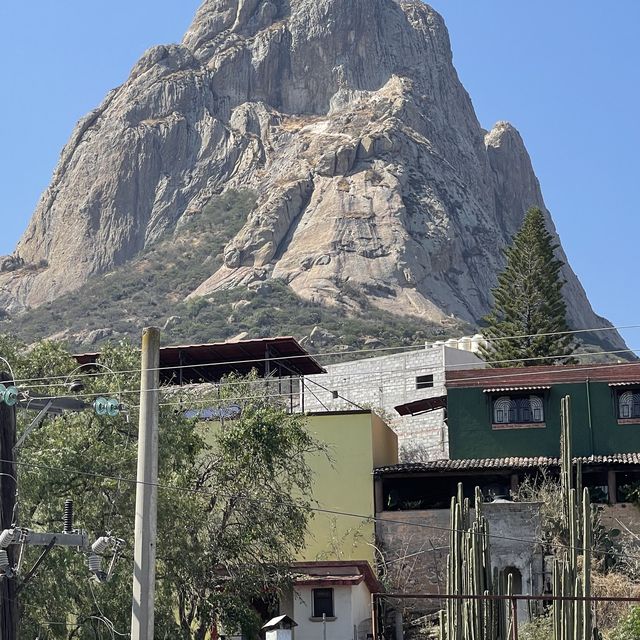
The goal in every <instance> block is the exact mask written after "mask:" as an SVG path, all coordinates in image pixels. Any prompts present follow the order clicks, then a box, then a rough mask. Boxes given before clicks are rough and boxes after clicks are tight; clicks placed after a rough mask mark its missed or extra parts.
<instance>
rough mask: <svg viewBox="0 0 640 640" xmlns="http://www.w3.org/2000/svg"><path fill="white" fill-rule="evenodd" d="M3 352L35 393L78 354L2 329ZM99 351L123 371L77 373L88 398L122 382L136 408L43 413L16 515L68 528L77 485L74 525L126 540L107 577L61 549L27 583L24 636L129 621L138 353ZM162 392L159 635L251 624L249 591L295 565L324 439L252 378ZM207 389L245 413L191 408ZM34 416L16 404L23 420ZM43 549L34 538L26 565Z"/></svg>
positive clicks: (27, 453) (22, 468)
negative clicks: (312, 467)
mask: <svg viewBox="0 0 640 640" xmlns="http://www.w3.org/2000/svg"><path fill="white" fill-rule="evenodd" d="M0 355H1V356H3V357H5V358H6V359H7V360H9V361H10V362H11V364H12V366H13V368H14V370H15V373H16V376H17V377H18V378H19V379H21V380H22V382H21V383H20V384H19V386H21V387H22V388H23V389H28V390H29V392H30V393H32V394H37V393H47V394H49V395H56V394H63V393H68V391H67V386H66V384H64V380H65V378H66V376H67V375H68V374H70V373H71V372H72V371H73V370H74V369H75V368H76V366H77V363H76V361H75V360H73V359H72V358H71V357H70V355H69V353H68V352H67V351H66V350H65V349H64V348H63V347H62V346H60V345H59V344H54V343H47V342H45V343H39V344H37V345H35V346H34V347H31V348H30V349H26V348H25V347H24V345H16V343H15V341H13V340H10V339H9V338H6V337H2V336H0ZM101 362H102V363H104V364H105V365H107V366H108V367H110V368H111V369H112V370H113V371H115V372H116V373H115V374H113V375H112V374H109V375H98V376H95V377H85V376H81V377H83V381H84V383H85V389H84V390H83V391H82V392H81V395H82V396H84V398H85V400H86V401H87V402H91V401H92V400H93V399H94V398H95V397H96V395H97V394H100V395H116V394H118V393H121V397H122V400H123V401H124V403H125V404H126V405H127V407H128V410H129V416H127V415H120V416H118V417H116V418H109V417H99V416H97V415H95V414H94V413H93V412H92V411H84V412H81V413H76V414H67V415H64V416H62V417H49V418H47V419H46V420H45V422H44V423H43V425H42V426H41V427H40V428H39V429H37V430H35V431H33V432H32V433H31V434H30V435H29V437H28V438H27V440H26V441H25V444H24V446H23V447H22V448H21V449H20V451H19V452H18V463H19V464H18V470H19V473H18V479H19V488H20V491H19V496H18V497H19V509H18V524H19V526H22V527H27V528H31V529H34V530H38V531H60V530H61V529H62V513H63V504H64V500H65V499H66V498H72V499H73V500H74V503H75V512H76V523H75V526H76V527H80V528H83V529H86V530H87V531H88V533H89V535H90V536H95V537H98V536H100V535H103V534H104V533H105V532H107V531H110V532H112V533H113V535H116V536H118V537H120V538H123V539H124V540H125V541H126V548H125V553H124V555H123V557H122V558H121V560H120V561H119V563H118V566H117V568H116V572H115V575H114V578H113V580H112V581H110V582H109V583H107V584H96V583H93V582H92V581H91V579H90V577H89V573H88V570H87V566H86V558H85V557H84V556H83V555H82V554H79V553H77V552H76V551H74V550H66V549H61V548H56V549H54V550H53V551H52V552H51V553H50V554H49V556H48V557H47V559H46V560H45V562H44V563H43V565H42V566H41V567H40V569H39V571H38V573H37V574H36V576H35V577H34V578H33V580H31V581H30V582H29V583H28V584H27V585H26V587H25V588H24V589H23V591H22V592H21V594H20V613H21V624H20V627H21V628H20V632H21V637H24V638H35V637H39V638H50V639H56V640H63V639H64V640H71V639H76V640H89V639H91V640H94V639H95V638H112V637H115V636H114V633H112V630H113V631H114V632H115V635H118V634H128V630H129V625H130V610H131V582H132V578H131V576H132V570H133V557H132V556H133V524H134V505H135V482H134V479H135V474H136V446H137V443H136V440H137V421H138V407H137V402H138V397H139V366H140V362H139V353H138V351H137V350H135V349H133V348H131V347H130V346H127V345H125V344H121V345H116V346H109V347H106V348H105V349H103V351H102V357H101ZM100 373H102V371H100ZM76 375H78V374H74V377H75V376H76ZM161 397H162V400H161V407H160V438H159V484H160V488H159V496H158V498H159V506H158V547H157V560H158V565H157V567H158V573H157V593H156V637H157V638H159V639H166V640H168V639H172V640H173V639H177V640H180V639H185V640H186V639H194V640H197V639H203V638H204V637H205V636H206V634H207V632H208V631H209V630H210V629H211V627H212V625H213V624H214V623H215V622H221V623H222V624H224V625H226V627H227V628H228V629H234V630H235V629H238V630H242V631H243V632H244V633H245V634H246V635H247V637H253V634H254V632H255V629H256V627H257V624H258V622H259V619H258V616H257V614H256V610H255V609H254V607H253V606H252V603H256V602H262V601H264V600H268V599H269V598H273V597H275V595H276V594H277V593H278V590H279V589H280V588H282V587H283V586H285V585H287V584H288V580H289V570H288V567H289V565H290V563H291V561H292V559H293V558H294V557H295V555H296V553H297V552H298V551H299V550H300V549H301V548H302V547H303V544H304V534H305V531H306V523H307V519H308V517H309V514H310V504H311V502H310V501H311V498H310V493H311V488H310V486H311V485H310V483H311V475H310V471H309V469H308V467H307V465H306V463H305V456H306V455H307V454H308V453H311V452H317V451H319V450H320V449H321V447H320V446H319V445H317V444H316V442H315V441H314V440H313V438H312V437H311V436H310V435H309V434H308V432H307V430H306V425H305V419H304V417H303V416H300V415H294V416H292V415H288V414H287V413H286V412H285V410H284V408H283V407H282V406H280V405H279V404H278V403H277V402H275V401H274V399H273V397H270V394H269V393H268V390H267V389H266V388H265V387H264V385H263V384H262V382H261V381H258V380H255V379H233V380H229V381H227V384H225V385H223V387H222V389H221V390H220V389H219V388H218V389H215V393H211V394H210V397H209V398H206V397H204V398H203V397H202V396H201V395H199V394H196V393H194V394H192V395H191V396H190V397H187V396H185V394H184V393H182V392H180V391H179V390H176V388H171V389H166V390H163V393H162V395H161ZM181 401H182V402H184V405H183V406H181V404H180V403H181ZM207 402H210V403H211V405H214V404H217V403H222V405H223V406H224V405H225V403H227V404H228V403H235V404H238V405H240V407H241V408H242V413H241V416H240V418H239V419H237V420H235V421H227V422H226V424H225V426H224V428H223V429H221V428H219V427H217V426H216V425H217V423H202V422H197V421H195V420H188V419H187V418H185V417H184V411H182V410H181V409H182V408H183V407H186V406H187V404H188V403H191V404H192V405H193V406H195V407H202V406H210V405H206V403H207ZM31 418H33V413H32V412H25V411H20V412H19V421H20V424H19V429H20V430H21V429H24V427H25V425H27V424H28V422H29V420H30V419H31ZM37 555H38V550H37V549H29V548H28V549H27V553H26V557H25V561H24V568H23V572H24V571H26V570H28V569H29V568H30V567H31V566H32V565H33V562H34V561H35V559H36V558H37ZM111 625H113V626H111Z"/></svg>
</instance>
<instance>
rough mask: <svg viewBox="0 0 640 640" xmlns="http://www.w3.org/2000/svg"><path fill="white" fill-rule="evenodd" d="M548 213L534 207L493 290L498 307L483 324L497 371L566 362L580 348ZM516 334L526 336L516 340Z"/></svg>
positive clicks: (488, 356)
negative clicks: (569, 319) (575, 339)
mask: <svg viewBox="0 0 640 640" xmlns="http://www.w3.org/2000/svg"><path fill="white" fill-rule="evenodd" d="M557 246H558V245H557V244H554V242H553V238H552V237H551V234H550V233H549V232H548V231H547V228H546V225H545V219H544V214H543V213H542V211H541V210H540V209H538V208H537V207H534V208H531V209H529V211H528V212H527V214H526V216H525V218H524V222H523V224H522V227H521V228H520V231H518V233H517V234H516V235H515V237H514V238H513V243H512V245H511V246H510V247H509V248H508V249H507V250H506V252H505V253H506V258H507V264H506V267H505V269H504V271H503V272H502V273H501V274H500V276H499V277H498V285H497V287H496V288H495V289H493V298H494V306H493V309H492V310H491V312H490V313H489V315H488V316H486V318H484V322H485V323H486V327H485V328H484V329H483V334H484V336H485V337H486V339H487V340H488V346H487V347H486V348H485V349H483V356H484V357H485V359H486V360H488V361H491V362H492V363H493V366H496V367H501V366H502V367H509V366H525V367H526V366H534V365H545V364H547V365H548V364H567V363H570V362H573V359H571V358H570V356H571V354H572V353H573V351H574V349H575V346H574V343H573V339H572V337H571V335H569V334H566V333H563V332H566V331H567V330H568V325H567V317H566V316H567V313H566V312H567V309H566V304H565V301H564V298H563V297H562V287H563V285H564V280H563V279H562V276H561V273H560V272H561V269H562V266H563V264H564V263H563V262H562V261H561V260H559V259H558V258H557V257H556V256H555V249H556V248H557ZM512 336H522V337H516V338H512Z"/></svg>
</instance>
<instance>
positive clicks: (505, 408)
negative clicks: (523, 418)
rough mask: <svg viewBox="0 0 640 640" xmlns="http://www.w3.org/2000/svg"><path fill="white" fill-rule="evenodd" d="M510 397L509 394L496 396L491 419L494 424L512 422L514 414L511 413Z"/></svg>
mask: <svg viewBox="0 0 640 640" xmlns="http://www.w3.org/2000/svg"><path fill="white" fill-rule="evenodd" d="M512 411H514V410H512V408H511V398H509V396H503V397H502V398H498V399H497V400H495V401H494V403H493V421H494V422H495V423H496V424H508V423H509V422H512V420H511V418H512V417H514V416H515V413H512Z"/></svg>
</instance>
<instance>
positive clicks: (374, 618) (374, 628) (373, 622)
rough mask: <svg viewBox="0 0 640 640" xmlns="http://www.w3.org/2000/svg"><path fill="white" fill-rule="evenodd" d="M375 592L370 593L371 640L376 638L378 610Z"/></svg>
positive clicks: (376, 639)
mask: <svg viewBox="0 0 640 640" xmlns="http://www.w3.org/2000/svg"><path fill="white" fill-rule="evenodd" d="M376 595H377V594H375V593H372V594H371V635H372V636H373V640H378V610H377V606H376V605H377V602H376Z"/></svg>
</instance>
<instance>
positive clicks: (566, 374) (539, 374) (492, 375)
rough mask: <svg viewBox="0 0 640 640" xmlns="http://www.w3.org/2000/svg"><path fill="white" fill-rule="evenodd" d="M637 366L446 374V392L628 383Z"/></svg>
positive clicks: (566, 366)
mask: <svg viewBox="0 0 640 640" xmlns="http://www.w3.org/2000/svg"><path fill="white" fill-rule="evenodd" d="M639 373H640V362H627V363H624V364H576V365H562V366H560V365H558V366H545V367H507V368H497V369H475V370H465V371H448V372H447V378H446V386H447V388H450V389H451V388H456V387H462V388H469V387H479V388H481V389H483V388H487V387H489V388H490V387H514V386H515V387H518V386H522V385H527V386H531V385H545V386H546V385H551V384H559V383H577V382H585V381H587V380H591V381H592V382H629V381H635V380H638V377H639V376H638V374H639Z"/></svg>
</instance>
